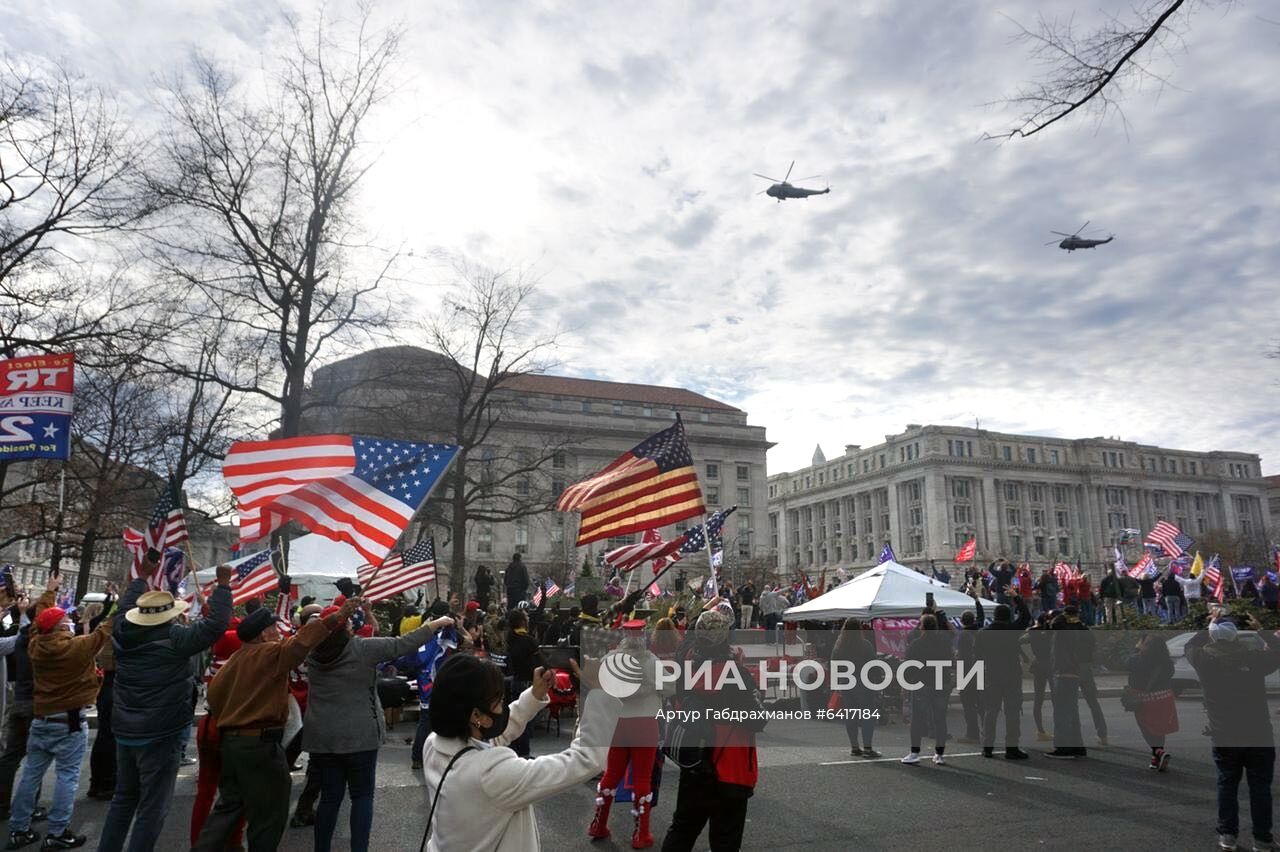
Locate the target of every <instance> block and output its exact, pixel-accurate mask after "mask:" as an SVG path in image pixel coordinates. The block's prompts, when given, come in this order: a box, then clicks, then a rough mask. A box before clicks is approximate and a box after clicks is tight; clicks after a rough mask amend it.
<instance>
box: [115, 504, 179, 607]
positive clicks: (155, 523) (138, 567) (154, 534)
mask: <svg viewBox="0 0 1280 852" xmlns="http://www.w3.org/2000/svg"><path fill="white" fill-rule="evenodd" d="M123 538H124V547H125V550H128V551H129V554H130V555H131V556H132V557H133V560H132V563H131V564H130V566H129V580H130V581H133V580H136V579H138V578H139V577H145V579H146V581H147V585H148V586H149V587H150V588H153V589H164V588H167V585H166V583H165V561H164V560H163V559H161V560H160V564H159V565H157V566H156V567H155V570H153V571H152V572H151V573H150V574H144V573H143V563H144V562H145V561H146V558H147V551H148V550H157V551H159V552H161V553H164V552H165V550H166V549H167V548H170V547H177V546H178V545H179V544H182V543H183V542H184V541H186V540H187V538H188V535H187V521H186V517H185V516H184V515H183V514H182V503H181V502H180V501H179V500H178V487H177V484H176V483H175V482H174V481H173V480H172V479H170V480H169V481H168V483H166V485H165V489H164V491H163V492H161V494H160V499H159V500H157V501H156V505H155V508H154V509H152V510H151V517H150V518H149V519H148V520H147V528H146V529H145V530H142V531H141V532H139V531H138V530H135V529H133V528H132V527H125V530H124V536H123Z"/></svg>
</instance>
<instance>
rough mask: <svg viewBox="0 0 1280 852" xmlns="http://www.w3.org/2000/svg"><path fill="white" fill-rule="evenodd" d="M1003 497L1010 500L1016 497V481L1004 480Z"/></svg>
mask: <svg viewBox="0 0 1280 852" xmlns="http://www.w3.org/2000/svg"><path fill="white" fill-rule="evenodd" d="M1004 499H1006V500H1009V501H1010V502H1012V501H1014V500H1017V499H1018V484H1017V483H1016V482H1006V483H1005V484H1004Z"/></svg>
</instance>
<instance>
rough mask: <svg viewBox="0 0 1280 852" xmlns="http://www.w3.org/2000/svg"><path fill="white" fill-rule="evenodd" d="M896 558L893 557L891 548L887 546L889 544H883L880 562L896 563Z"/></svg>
mask: <svg viewBox="0 0 1280 852" xmlns="http://www.w3.org/2000/svg"><path fill="white" fill-rule="evenodd" d="M897 561H898V557H896V556H894V555H893V548H892V547H890V546H889V542H887V541H886V542H885V543H884V548H883V549H882V550H881V551H880V562H881V563H885V562H897Z"/></svg>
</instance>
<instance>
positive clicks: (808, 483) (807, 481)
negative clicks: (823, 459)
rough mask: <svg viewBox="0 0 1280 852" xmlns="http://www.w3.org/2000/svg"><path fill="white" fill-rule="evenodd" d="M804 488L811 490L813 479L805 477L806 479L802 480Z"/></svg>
mask: <svg viewBox="0 0 1280 852" xmlns="http://www.w3.org/2000/svg"><path fill="white" fill-rule="evenodd" d="M804 487H805V488H812V487H813V477H812V476H806V477H805V478H804Z"/></svg>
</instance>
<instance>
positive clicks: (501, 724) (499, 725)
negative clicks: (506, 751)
mask: <svg viewBox="0 0 1280 852" xmlns="http://www.w3.org/2000/svg"><path fill="white" fill-rule="evenodd" d="M476 709H477V710H480V712H481V713H483V714H485V715H486V716H488V717H489V718H490V719H492V720H493V723H492V724H490V725H489V727H487V728H481V729H480V737H479V738H480V739H482V740H486V741H488V740H492V739H494V738H496V737H500V736H502V735H503V733H505V732H506V730H507V723H508V722H510V721H511V710H510V709H509V708H508V707H507V705H506V704H503V705H502V712H501V713H494V712H493V711H492V710H483V709H481V708H479V707H477V708H476Z"/></svg>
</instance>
